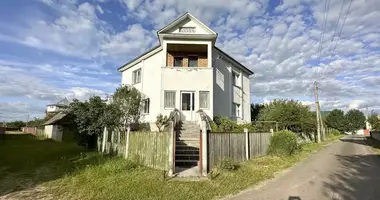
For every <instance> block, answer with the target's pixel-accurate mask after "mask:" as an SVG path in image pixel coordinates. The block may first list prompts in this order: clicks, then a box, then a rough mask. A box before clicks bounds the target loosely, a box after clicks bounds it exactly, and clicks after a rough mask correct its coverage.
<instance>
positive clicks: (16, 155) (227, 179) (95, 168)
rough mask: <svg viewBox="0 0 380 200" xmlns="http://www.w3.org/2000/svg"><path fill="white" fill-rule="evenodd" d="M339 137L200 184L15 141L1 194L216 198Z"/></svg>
mask: <svg viewBox="0 0 380 200" xmlns="http://www.w3.org/2000/svg"><path fill="white" fill-rule="evenodd" d="M337 138H339V136H336V137H332V138H329V140H327V141H325V142H323V143H321V144H314V143H312V144H305V145H303V146H302V150H301V151H300V152H298V153H297V154H295V155H294V156H291V157H286V158H280V157H273V156H264V157H261V158H257V159H254V160H250V161H248V162H245V163H243V164H241V165H240V166H239V167H238V169H236V170H235V171H233V172H222V173H220V175H219V176H217V177H216V178H215V179H213V180H206V181H199V182H183V181H174V180H171V181H165V180H164V177H163V171H160V170H155V169H151V168H146V167H140V166H137V165H136V164H134V163H132V162H130V161H127V160H124V159H122V158H111V157H105V156H100V155H98V154H96V153H92V152H86V153H82V154H80V152H83V151H84V150H83V149H82V148H80V147H77V146H75V145H74V144H65V143H56V142H53V141H41V140H35V139H34V138H28V137H26V138H23V139H20V140H19V139H16V138H13V140H8V141H6V144H5V145H1V146H0V158H1V159H2V160H3V157H4V158H5V162H0V191H4V189H5V191H17V190H21V189H23V188H19V187H20V186H19V184H18V183H19V182H23V183H24V182H29V183H30V184H29V185H28V187H33V186H36V185H37V184H40V185H42V186H44V187H46V188H47V190H45V191H44V192H45V193H48V194H50V195H53V197H54V199H84V200H86V199H213V198H216V197H221V196H225V195H228V194H231V193H236V192H238V191H240V190H242V189H245V188H247V187H249V186H252V185H254V184H257V183H258V182H260V181H263V180H266V179H269V178H271V177H273V176H274V174H275V173H276V172H279V171H281V170H283V169H286V168H288V167H290V166H292V165H293V164H294V163H296V162H298V161H300V160H302V159H304V158H305V157H307V156H308V155H309V154H310V153H311V152H313V151H315V150H318V149H321V148H323V146H324V145H325V144H327V143H329V142H331V141H332V140H334V139H337ZM4 150H6V151H8V152H11V153H8V154H7V153H4ZM11 154H12V155H11ZM31 158H33V161H32V159H31ZM1 169H2V170H1ZM4 170H5V171H4ZM4 176H5V177H4ZM15 178H16V179H15ZM15 180H18V181H15ZM1 194H2V193H1V192H0V195H1ZM3 194H4V193H3Z"/></svg>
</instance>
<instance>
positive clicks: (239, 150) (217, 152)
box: [207, 132, 271, 169]
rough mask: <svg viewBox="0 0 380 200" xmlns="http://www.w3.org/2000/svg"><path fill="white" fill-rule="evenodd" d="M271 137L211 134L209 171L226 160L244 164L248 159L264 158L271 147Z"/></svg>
mask: <svg viewBox="0 0 380 200" xmlns="http://www.w3.org/2000/svg"><path fill="white" fill-rule="evenodd" d="M270 137H271V133H248V134H246V133H228V132H227V133H220V132H219V133H218V132H210V133H209V134H208V145H207V146H208V167H209V169H212V168H213V167H214V166H215V164H217V163H218V162H220V161H221V160H222V159H224V158H230V159H232V160H233V161H234V162H243V161H246V160H247V159H252V158H256V157H260V156H264V155H265V154H266V152H267V150H268V147H269V140H270ZM247 140H248V141H247ZM247 144H248V146H247ZM247 151H248V153H247Z"/></svg>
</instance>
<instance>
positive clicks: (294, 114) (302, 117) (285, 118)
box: [259, 100, 316, 133]
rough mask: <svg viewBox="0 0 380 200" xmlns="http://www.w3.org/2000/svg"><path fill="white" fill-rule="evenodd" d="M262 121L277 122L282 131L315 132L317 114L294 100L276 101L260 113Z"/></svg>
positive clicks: (267, 105) (266, 105)
mask: <svg viewBox="0 0 380 200" xmlns="http://www.w3.org/2000/svg"><path fill="white" fill-rule="evenodd" d="M259 120H260V121H277V122H279V127H280V129H287V130H290V131H293V132H305V133H312V132H315V129H316V124H315V114H313V113H312V112H311V111H310V109H309V107H308V106H306V105H303V104H301V103H300V102H298V101H294V100H274V101H272V102H271V103H269V104H265V106H264V108H263V109H261V110H260V113H259Z"/></svg>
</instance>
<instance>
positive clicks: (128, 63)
mask: <svg viewBox="0 0 380 200" xmlns="http://www.w3.org/2000/svg"><path fill="white" fill-rule="evenodd" d="M160 48H161V45H160V44H159V45H157V46H155V47H153V48H151V49H149V50H148V51H146V52H145V53H143V54H141V55H139V56H137V57H136V58H134V59H132V60H131V61H129V62H127V63H126V64H124V65H122V66H121V67H119V68H118V69H117V71H119V72H122V71H124V70H126V69H128V68H129V67H130V65H132V64H134V63H138V62H140V61H141V60H142V59H145V58H147V57H149V56H151V55H149V53H152V52H153V54H152V55H154V54H156V53H157V52H158V51H157V52H154V51H155V50H158V49H160Z"/></svg>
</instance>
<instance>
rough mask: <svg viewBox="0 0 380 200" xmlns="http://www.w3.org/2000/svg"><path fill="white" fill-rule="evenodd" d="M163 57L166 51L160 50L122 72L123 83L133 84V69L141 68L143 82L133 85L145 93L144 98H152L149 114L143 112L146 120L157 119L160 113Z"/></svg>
mask: <svg viewBox="0 0 380 200" xmlns="http://www.w3.org/2000/svg"><path fill="white" fill-rule="evenodd" d="M163 59H164V53H163V51H160V52H158V53H156V54H154V55H153V56H151V57H149V58H147V59H145V60H143V61H141V62H140V63H138V64H137V65H135V66H133V67H131V68H129V69H127V70H125V71H123V72H122V84H125V85H132V73H133V71H135V70H137V69H139V68H141V82H140V83H137V84H134V85H133V87H135V88H136V89H138V90H139V91H140V92H141V93H142V94H143V98H149V99H150V107H149V114H143V115H142V117H141V120H142V121H144V122H154V121H156V117H157V115H158V114H159V113H160V95H161V94H160V91H161V88H160V86H161V67H162V66H161V63H162V60H163Z"/></svg>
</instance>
